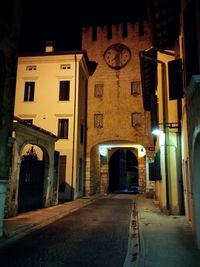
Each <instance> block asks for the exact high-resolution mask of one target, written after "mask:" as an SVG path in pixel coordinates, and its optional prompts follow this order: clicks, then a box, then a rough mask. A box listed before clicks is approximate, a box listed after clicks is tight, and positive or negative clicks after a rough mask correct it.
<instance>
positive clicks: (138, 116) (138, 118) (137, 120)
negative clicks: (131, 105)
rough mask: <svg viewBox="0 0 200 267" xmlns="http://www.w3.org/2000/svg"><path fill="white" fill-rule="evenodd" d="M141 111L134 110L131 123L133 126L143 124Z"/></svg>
mask: <svg viewBox="0 0 200 267" xmlns="http://www.w3.org/2000/svg"><path fill="white" fill-rule="evenodd" d="M141 119H142V118H141V113H140V112H133V113H132V114H131V124H132V127H137V126H140V125H141Z"/></svg>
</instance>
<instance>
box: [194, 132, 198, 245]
mask: <svg viewBox="0 0 200 267" xmlns="http://www.w3.org/2000/svg"><path fill="white" fill-rule="evenodd" d="M199 158H200V133H199V134H198V135H197V137H196V139H195V142H194V146H193V171H194V173H193V174H194V185H193V190H194V204H195V217H196V218H195V220H196V233H197V243H198V247H199V248H200V227H199V225H200V167H199Z"/></svg>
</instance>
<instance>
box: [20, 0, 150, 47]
mask: <svg viewBox="0 0 200 267" xmlns="http://www.w3.org/2000/svg"><path fill="white" fill-rule="evenodd" d="M144 2H145V0H82V1H81V0H56V1H47V0H34V1H28V0H24V4H23V12H22V14H23V17H22V33H21V40H22V41H21V45H20V52H41V51H44V46H45V41H46V40H54V41H55V49H56V50H58V51H66V50H79V49H81V28H82V26H90V25H99V24H106V23H120V22H124V21H130V22H132V21H135V20H138V19H140V18H144V17H146V11H145V4H144Z"/></svg>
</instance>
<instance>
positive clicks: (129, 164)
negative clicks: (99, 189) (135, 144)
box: [109, 149, 138, 193]
mask: <svg viewBox="0 0 200 267" xmlns="http://www.w3.org/2000/svg"><path fill="white" fill-rule="evenodd" d="M109 192H110V193H113V192H133V193H138V160H137V157H136V156H135V154H134V153H133V152H131V151H130V150H129V149H118V150H117V151H115V152H114V153H113V154H112V156H111V158H110V160H109Z"/></svg>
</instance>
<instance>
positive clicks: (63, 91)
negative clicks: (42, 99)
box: [59, 81, 70, 101]
mask: <svg viewBox="0 0 200 267" xmlns="http://www.w3.org/2000/svg"><path fill="white" fill-rule="evenodd" d="M69 91H70V81H60V88H59V100H60V101H67V100H69Z"/></svg>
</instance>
